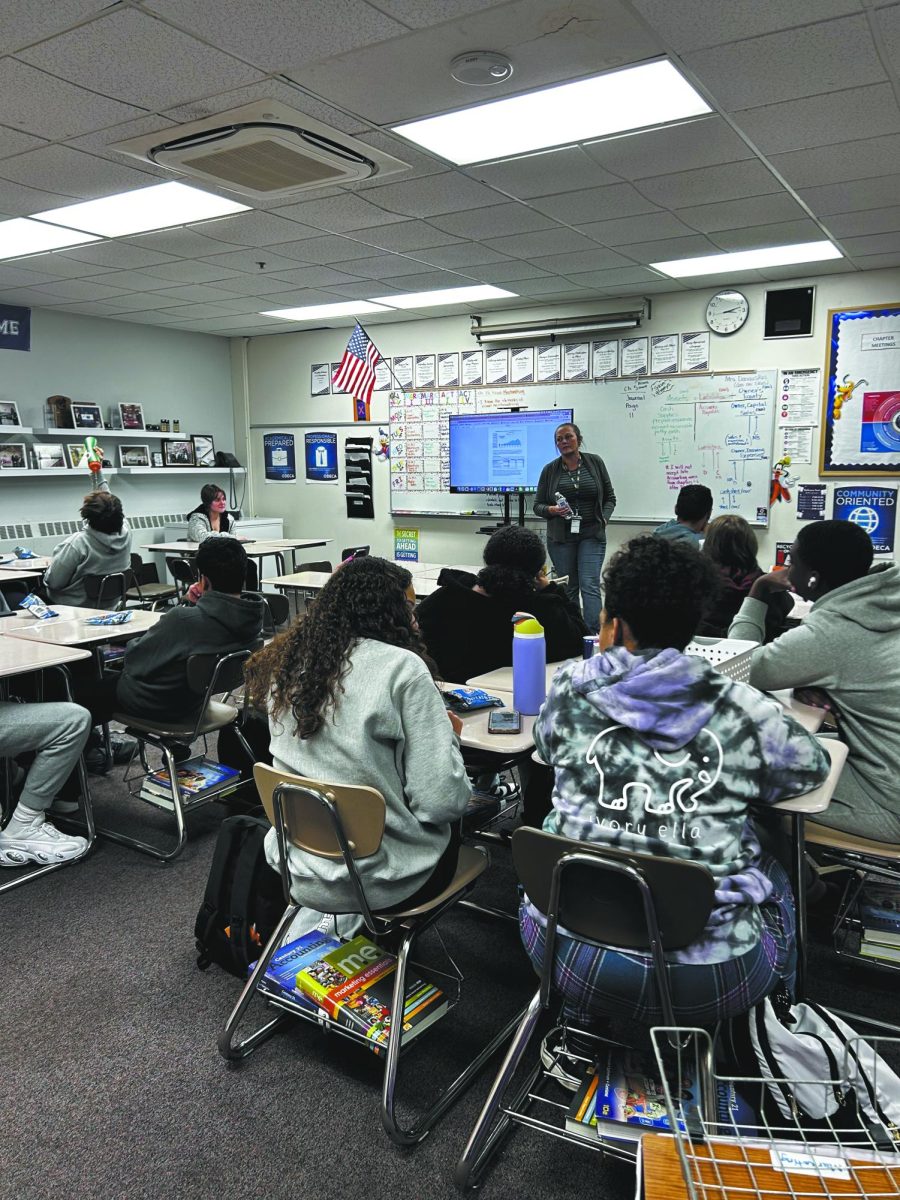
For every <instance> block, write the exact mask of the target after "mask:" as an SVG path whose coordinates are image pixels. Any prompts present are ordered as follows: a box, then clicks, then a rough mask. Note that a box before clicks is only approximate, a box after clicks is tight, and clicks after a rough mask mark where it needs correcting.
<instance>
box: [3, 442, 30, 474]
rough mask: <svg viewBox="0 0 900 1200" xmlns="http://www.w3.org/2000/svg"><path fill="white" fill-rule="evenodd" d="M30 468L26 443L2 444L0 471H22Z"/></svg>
mask: <svg viewBox="0 0 900 1200" xmlns="http://www.w3.org/2000/svg"><path fill="white" fill-rule="evenodd" d="M27 466H28V457H27V455H26V454H25V443H24V442H3V443H2V444H0V470H3V471H20V470H21V469H22V468H23V467H27Z"/></svg>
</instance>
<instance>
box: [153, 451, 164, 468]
mask: <svg viewBox="0 0 900 1200" xmlns="http://www.w3.org/2000/svg"><path fill="white" fill-rule="evenodd" d="M150 463H151V466H154V467H161V466H163V465H164V460H163V456H162V450H154V451H153V453H152V454H151V455H150Z"/></svg>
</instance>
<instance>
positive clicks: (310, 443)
mask: <svg viewBox="0 0 900 1200" xmlns="http://www.w3.org/2000/svg"><path fill="white" fill-rule="evenodd" d="M303 440H304V443H305V450H306V478H307V479H308V480H312V481H313V482H315V483H334V482H335V481H336V480H337V477H338V463H337V434H336V433H307V434H306V435H305V436H304V439H303Z"/></svg>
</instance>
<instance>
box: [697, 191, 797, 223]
mask: <svg viewBox="0 0 900 1200" xmlns="http://www.w3.org/2000/svg"><path fill="white" fill-rule="evenodd" d="M676 216H678V217H680V218H681V220H682V221H684V223H685V224H686V225H689V226H691V227H692V229H696V230H697V231H698V232H700V233H713V232H715V231H716V230H717V229H737V228H739V226H741V225H768V224H774V223H775V222H777V221H793V220H798V219H799V218H801V217H805V216H806V213H805V212H804V211H803V209H802V208H801V207H800V205H799V204H798V203H797V201H796V200H794V199H792V197H791V196H789V195H788V194H787V192H777V193H775V194H774V195H772V196H749V197H748V198H747V199H746V200H725V201H723V202H721V203H713V204H696V205H694V206H693V207H691V208H681V209H679V210H678V212H677V213H676Z"/></svg>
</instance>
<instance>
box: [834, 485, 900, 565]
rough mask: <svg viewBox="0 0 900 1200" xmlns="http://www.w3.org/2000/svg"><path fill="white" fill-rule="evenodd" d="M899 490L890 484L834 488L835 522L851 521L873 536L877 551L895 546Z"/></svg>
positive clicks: (887, 552) (891, 551)
mask: <svg viewBox="0 0 900 1200" xmlns="http://www.w3.org/2000/svg"><path fill="white" fill-rule="evenodd" d="M896 513H897V489H896V488H889V487H865V486H858V487H839V488H835V489H834V508H833V514H834V519H835V520H836V521H852V522H853V524H854V525H858V526H859V527H860V529H864V530H865V531H866V533H867V534H868V535H869V537H870V538H871V539H872V545H873V546H874V548H875V553H876V554H891V553H893V549H894V520H895V517H896Z"/></svg>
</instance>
